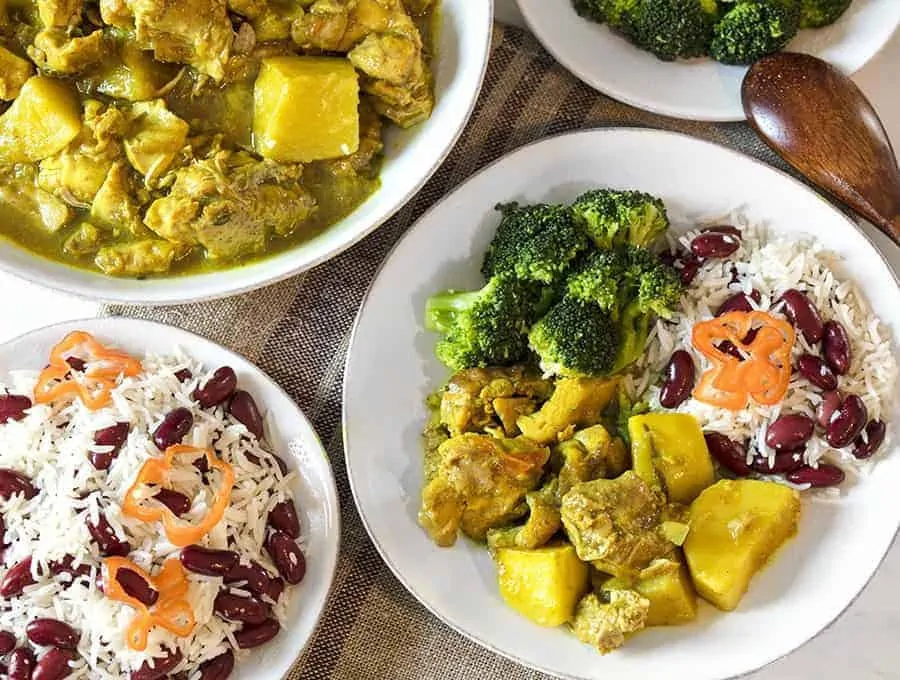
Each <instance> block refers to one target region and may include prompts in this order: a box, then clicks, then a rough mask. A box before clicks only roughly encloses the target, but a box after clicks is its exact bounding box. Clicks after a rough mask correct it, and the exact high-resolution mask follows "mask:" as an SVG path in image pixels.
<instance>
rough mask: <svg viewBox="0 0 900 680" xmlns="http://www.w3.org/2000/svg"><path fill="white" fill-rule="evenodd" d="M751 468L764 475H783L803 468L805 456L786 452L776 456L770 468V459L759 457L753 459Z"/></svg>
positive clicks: (794, 452) (799, 453)
mask: <svg viewBox="0 0 900 680" xmlns="http://www.w3.org/2000/svg"><path fill="white" fill-rule="evenodd" d="M750 467H751V468H752V469H753V470H755V471H756V472H759V473H762V474H764V475H783V474H785V473H787V472H793V471H794V470H796V469H798V468H800V467H803V455H802V453H801V452H800V451H784V452H782V453H776V454H775V460H774V461H773V463H772V466H771V467H769V459H768V458H763V457H762V456H758V457H756V458H754V459H753V462H752V463H751V464H750Z"/></svg>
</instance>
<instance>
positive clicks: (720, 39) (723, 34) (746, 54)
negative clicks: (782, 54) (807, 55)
mask: <svg viewBox="0 0 900 680" xmlns="http://www.w3.org/2000/svg"><path fill="white" fill-rule="evenodd" d="M799 28H800V7H799V5H798V4H797V0H738V2H737V4H735V5H734V7H733V8H732V9H730V10H728V11H727V12H726V14H725V16H724V17H722V20H721V21H720V22H719V23H718V24H716V27H715V31H714V35H713V40H712V44H711V45H710V54H711V55H712V57H713V58H714V59H716V60H717V61H720V62H722V63H723V64H752V63H753V62H754V61H756V60H757V59H760V58H762V57H764V56H766V55H767V54H772V53H773V52H777V51H778V50H780V49H781V48H783V47H784V46H785V45H787V44H788V43H789V42H790V41H791V38H793V37H794V36H795V35H797V31H798V30H799Z"/></svg>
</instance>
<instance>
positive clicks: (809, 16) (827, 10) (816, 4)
mask: <svg viewBox="0 0 900 680" xmlns="http://www.w3.org/2000/svg"><path fill="white" fill-rule="evenodd" d="M851 2H852V0H800V28H821V27H822V26H830V25H831V24H833V23H834V22H835V21H837V20H838V19H840V18H841V15H842V14H843V13H844V12H846V11H847V8H848V7H849V6H850V3H851Z"/></svg>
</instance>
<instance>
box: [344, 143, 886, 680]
mask: <svg viewBox="0 0 900 680" xmlns="http://www.w3.org/2000/svg"><path fill="white" fill-rule="evenodd" d="M604 185H608V186H614V187H619V188H639V189H641V190H644V191H647V192H650V193H652V194H655V195H658V196H660V197H662V198H663V199H664V200H665V201H666V204H667V206H668V207H669V209H670V211H671V212H673V213H674V214H676V215H687V216H692V217H696V218H704V217H706V218H716V217H721V216H722V215H725V214H727V213H728V212H729V211H731V210H733V209H738V208H741V209H743V211H744V213H745V214H746V216H747V217H748V218H749V219H750V220H752V221H754V222H765V223H767V224H768V225H769V227H770V229H771V230H773V231H775V232H777V233H781V234H797V235H799V234H802V233H806V234H813V235H815V236H816V237H817V238H818V239H819V240H820V241H821V242H822V244H823V245H824V246H825V247H827V248H829V249H830V250H833V251H835V252H837V253H840V254H841V255H842V256H843V258H844V260H843V269H844V270H845V271H846V272H847V273H848V274H849V276H850V277H851V278H852V279H853V280H854V281H855V282H856V283H857V284H859V285H860V287H861V289H862V290H863V291H864V292H865V293H866V295H867V296H868V298H869V301H870V303H871V305H872V307H873V308H874V311H875V313H876V314H878V315H879V316H880V317H881V319H882V321H883V322H884V323H885V325H886V327H887V328H888V329H890V332H891V333H892V334H893V337H894V338H898V337H900V288H898V285H897V281H896V280H895V278H894V275H893V273H892V271H891V270H890V268H889V267H888V265H887V263H886V262H885V261H884V259H883V257H882V256H881V254H880V253H879V252H878V251H877V249H876V248H875V247H874V246H873V245H872V243H871V242H870V241H869V240H868V239H867V238H866V237H865V236H864V235H863V233H862V232H861V231H860V230H859V229H858V228H857V227H856V225H854V224H853V223H852V222H850V221H849V220H848V219H847V218H846V217H845V216H844V215H842V214H841V213H840V212H838V211H837V210H835V209H834V207H832V206H831V205H830V204H829V203H828V202H826V201H825V200H824V199H822V198H821V197H820V196H819V195H818V194H815V193H814V192H812V191H811V190H809V189H808V188H807V187H805V186H804V185H802V184H801V183H799V182H797V181H796V180H793V179H791V178H790V177H788V176H787V175H785V174H783V173H781V172H779V171H777V170H775V169H773V168H771V167H770V166H767V165H765V164H763V163H760V162H758V161H755V160H753V159H752V158H749V157H747V156H744V155H741V154H739V153H737V152H735V151H731V150H729V149H726V148H724V147H720V146H718V145H715V144H711V143H708V142H703V141H699V140H696V139H692V138H690V137H686V136H683V135H677V134H672V133H666V132H659V131H652V130H631V129H618V130H617V129H609V130H597V131H591V132H582V133H577V134H572V135H567V136H563V137H557V138H553V139H549V140H545V141H543V142H539V143H537V144H534V145H532V146H528V147H525V148H523V149H521V150H519V151H517V152H515V153H513V154H512V155H510V156H507V157H506V158H504V159H502V160H500V161H499V162H498V163H496V164H495V165H493V166H491V167H490V168H488V169H487V170H486V171H484V172H482V173H481V174H479V175H477V176H476V177H474V178H473V179H471V180H470V181H468V182H467V183H465V184H463V185H462V186H461V187H460V188H459V189H457V190H456V191H455V192H454V193H453V194H451V195H450V196H448V197H447V198H446V199H445V200H444V201H443V202H441V203H440V204H438V205H437V206H436V207H435V208H433V209H432V210H431V211H430V212H429V213H428V214H426V215H425V216H424V217H423V218H422V220H420V221H419V223H418V224H416V225H415V226H414V227H413V228H412V229H410V230H409V232H407V235H406V236H405V238H404V239H403V240H402V241H401V242H400V243H399V244H398V245H397V247H396V248H395V250H394V251H393V253H392V254H391V255H390V257H389V258H388V259H387V260H386V262H385V264H384V266H383V268H382V269H381V271H380V272H379V274H378V276H377V277H376V279H375V281H374V282H373V284H372V287H371V289H370V290H369V292H368V294H367V296H366V298H365V300H364V302H363V306H362V309H361V311H360V313H359V316H358V319H357V322H356V326H355V329H354V333H353V337H352V341H351V345H350V350H349V354H348V359H347V366H346V372H345V383H344V446H345V455H346V461H347V474H348V477H349V480H350V483H351V485H352V489H353V493H354V497H355V499H356V503H357V507H358V508H359V513H360V516H361V518H362V520H363V522H364V523H365V526H366V528H367V530H368V531H369V534H370V535H371V537H372V540H373V542H374V543H375V546H376V547H377V548H378V550H379V552H380V554H381V556H382V557H383V558H384V560H385V562H387V564H388V566H389V567H390V568H391V569H392V570H393V572H394V574H395V575H396V576H397V578H398V579H399V580H400V581H401V582H402V583H403V584H404V585H405V586H406V588H407V589H409V591H410V592H411V593H412V594H413V595H414V596H415V597H417V598H418V599H419V600H420V601H421V602H422V603H423V604H424V605H425V606H426V607H428V608H429V609H430V610H431V611H432V612H434V613H435V614H436V615H437V616H438V617H440V618H441V619H442V620H443V621H445V622H446V623H447V624H448V625H450V626H452V627H453V628H455V629H456V630H458V631H460V632H461V633H463V634H464V635H466V636H468V637H470V638H471V639H472V640H474V641H476V642H478V643H479V644H481V645H483V646H485V647H486V648H488V649H491V650H494V651H496V652H497V653H500V654H503V655H504V656H507V657H509V658H511V659H513V660H515V661H518V662H520V663H522V664H525V665H527V666H531V667H532V668H535V669H539V670H541V671H544V672H547V673H552V674H555V675H558V676H560V677H565V678H577V679H587V680H619V679H623V680H625V679H628V680H631V679H634V678H663V677H666V678H690V679H691V680H713V679H715V680H718V679H720V678H729V677H733V676H736V675H740V674H742V673H747V672H749V671H751V670H753V669H756V668H759V667H761V666H763V665H765V664H767V663H769V662H771V661H773V660H774V659H777V658H778V657H780V656H783V655H785V654H787V653H789V652H790V651H792V650H794V649H796V648H797V647H799V646H800V645H802V644H803V643H804V642H806V641H807V640H809V639H810V638H812V637H813V636H814V635H816V634H817V633H819V631H821V630H822V629H823V628H825V627H826V626H827V625H828V624H829V623H830V622H832V621H833V620H834V619H835V618H836V617H838V616H839V615H840V614H841V612H842V611H843V610H844V609H845V608H846V607H847V606H848V605H849V604H850V603H851V602H852V601H853V599H854V598H855V597H856V595H857V594H858V593H859V592H860V590H861V589H862V588H863V587H864V586H865V584H866V583H867V582H868V580H869V579H870V578H871V576H872V574H873V573H874V572H875V569H876V568H877V567H878V565H879V564H880V562H881V560H882V558H883V557H884V555H885V553H886V551H887V550H888V548H889V547H890V545H891V541H892V539H893V538H894V535H895V534H896V532H897V528H898V526H900V503H898V501H897V486H898V484H900V450H898V447H897V446H896V445H894V446H892V447H891V450H885V451H883V452H882V454H880V455H881V456H882V457H881V460H880V462H879V463H878V465H877V466H876V467H875V469H874V471H873V473H872V474H871V476H868V477H864V478H861V479H859V480H857V481H855V483H854V484H852V485H849V488H848V489H847V493H846V496H845V497H844V498H843V499H842V500H841V502H840V503H827V502H814V501H813V500H812V499H809V498H806V499H805V500H804V507H803V517H802V521H801V524H800V529H799V532H798V535H797V537H796V538H794V539H793V540H791V541H790V542H789V543H788V545H787V546H786V547H785V548H784V549H783V550H782V551H781V552H779V554H778V555H777V556H776V558H775V559H774V560H773V562H772V564H771V565H769V566H768V567H767V568H766V569H765V570H764V571H763V572H762V573H761V574H760V575H758V576H757V577H756V578H755V579H754V580H753V582H752V584H751V587H750V591H749V593H748V595H747V596H746V597H745V598H744V600H743V601H742V602H741V604H740V606H739V607H738V609H737V611H735V612H732V613H730V614H723V613H721V612H718V611H716V610H714V609H713V608H712V607H711V606H709V605H705V606H702V607H701V609H700V615H699V617H698V618H697V620H696V621H695V622H693V623H692V624H690V625H686V626H679V627H672V628H655V629H651V630H648V631H646V632H644V633H641V634H640V635H637V636H635V637H634V638H633V639H631V640H629V641H628V644H627V645H626V646H625V647H624V648H623V649H622V650H619V651H617V652H616V653H614V654H610V655H608V656H606V657H601V656H599V655H598V654H597V652H596V651H594V650H593V649H592V648H590V647H588V646H586V645H583V644H581V643H580V642H578V640H576V639H575V637H574V636H572V635H571V634H570V633H568V632H567V631H566V630H564V629H563V628H557V629H547V628H541V627H539V626H536V625H534V624H532V623H530V622H529V621H528V620H526V619H524V618H523V617H521V616H519V615H518V614H516V613H515V612H514V611H513V610H512V609H510V608H508V607H507V606H506V605H505V604H504V603H503V602H502V600H501V599H500V595H499V593H498V591H497V583H496V569H495V567H494V565H493V564H492V562H491V558H490V556H489V555H488V554H487V551H486V550H484V549H483V548H482V547H479V546H476V545H475V544H474V543H472V542H470V541H467V540H460V541H459V542H458V543H457V545H456V546H455V547H453V548H450V549H447V548H438V547H436V546H435V545H434V544H433V543H431V541H430V540H429V539H428V537H427V536H426V535H425V532H424V531H423V530H422V529H421V528H420V527H419V526H418V524H417V522H416V513H417V510H418V506H419V498H420V493H421V487H422V474H423V471H422V458H423V455H422V450H421V446H422V445H421V441H420V436H419V433H420V432H421V429H422V426H423V425H424V423H425V421H426V418H427V411H426V408H425V397H426V396H427V395H428V394H429V393H431V392H433V391H434V390H435V389H437V388H438V387H439V386H440V385H441V384H443V382H444V381H445V380H446V379H447V377H448V372H447V369H446V368H445V367H443V366H442V365H440V364H439V363H438V361H437V360H436V359H435V357H434V343H435V336H434V334H432V333H427V332H425V330H424V328H423V327H422V319H423V312H424V306H425V301H426V299H427V298H428V297H429V296H430V295H432V294H434V293H436V292H438V291H441V290H445V289H448V288H462V289H465V288H469V289H472V288H474V287H476V286H478V285H480V282H481V281H482V279H481V277H480V275H479V272H478V270H479V266H480V264H481V259H482V256H483V253H484V251H485V248H486V247H487V244H488V243H489V242H490V239H491V238H492V236H493V233H494V230H495V228H496V224H497V216H496V213H495V212H494V210H493V208H494V205H495V204H496V203H498V202H506V201H513V200H517V201H522V202H529V201H566V200H572V199H573V198H575V196H576V195H577V194H579V193H580V192H581V191H583V190H585V189H586V188H589V187H595V186H604ZM385 386H388V391H387V392H385ZM373 394H377V395H383V398H377V399H373V398H372V395H373ZM890 423H891V424H890V426H889V427H891V428H892V429H893V431H895V432H896V429H897V428H898V427H900V419H898V414H897V413H896V412H893V413H892V414H891V420H890ZM896 441H897V440H896V438H894V442H896ZM810 677H812V676H810Z"/></svg>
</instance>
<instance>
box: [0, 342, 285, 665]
mask: <svg viewBox="0 0 900 680" xmlns="http://www.w3.org/2000/svg"><path fill="white" fill-rule="evenodd" d="M184 368H187V369H189V370H190V371H191V373H192V374H193V376H194V378H193V379H192V380H188V381H187V382H185V383H184V384H182V383H180V382H179V381H178V379H177V378H176V377H175V373H176V372H177V371H179V370H181V369H184ZM36 377H37V374H36V373H33V372H15V373H13V374H11V375H10V376H9V380H8V382H7V383H6V384H3V383H0V391H2V389H3V388H8V389H9V391H10V392H12V393H15V394H26V395H28V396H29V397H30V396H31V395H32V389H33V386H34V383H35V381H36ZM208 377H209V374H205V371H204V367H203V366H202V365H200V364H199V363H197V362H196V361H193V360H192V359H190V358H189V357H187V356H185V355H183V354H175V355H173V356H148V357H147V358H146V359H144V360H143V372H142V373H141V374H139V375H138V376H136V377H134V378H126V379H124V380H121V381H120V384H119V385H118V387H116V388H115V389H114V390H113V392H112V403H111V404H110V405H109V406H107V407H105V408H103V409H100V410H97V411H90V410H88V409H87V408H86V407H85V406H84V405H83V404H82V402H81V401H80V400H77V399H76V400H74V401H64V402H61V403H60V404H59V405H56V404H54V405H52V406H42V405H36V406H34V407H32V408H31V409H30V410H29V412H28V415H27V417H26V418H25V419H23V420H22V421H20V422H12V421H11V422H8V423H6V424H4V425H0V467H2V468H11V469H14V470H17V471H19V472H21V473H24V474H26V475H28V477H30V478H31V479H32V481H33V483H34V485H35V486H36V487H37V488H38V489H39V493H38V494H37V495H36V496H35V497H34V498H33V499H31V500H25V499H24V498H22V497H21V496H18V495H17V496H14V497H13V498H11V499H9V500H8V501H3V500H0V513H2V516H3V518H4V519H5V523H6V542H7V543H8V544H9V545H8V548H7V549H6V551H5V554H4V556H3V560H2V567H0V578H2V576H3V575H5V573H6V570H7V569H8V568H9V567H11V566H13V565H15V564H16V563H18V562H19V561H21V560H22V559H24V558H26V557H28V556H29V555H30V556H32V575H33V576H34V577H35V579H36V581H37V582H36V583H35V584H34V585H32V586H29V587H27V588H26V589H25V591H24V593H23V594H22V595H20V596H18V597H14V598H8V599H6V600H4V601H3V602H2V606H0V629H2V630H7V631H10V632H13V633H14V634H15V635H16V636H17V638H18V643H19V644H20V645H25V644H27V641H26V639H25V627H26V625H27V624H28V623H29V622H30V621H32V620H34V619H35V618H40V617H51V618H55V619H59V620H62V621H65V622H67V623H69V624H70V625H71V626H72V627H73V628H75V629H76V630H78V631H79V632H80V633H81V639H80V642H79V645H78V652H79V655H80V658H79V659H78V660H77V661H76V662H75V663H74V664H73V671H72V673H71V675H70V676H69V677H70V678H73V679H80V678H99V679H102V680H107V679H108V680H118V679H120V678H124V677H127V674H128V671H130V670H133V669H136V668H138V667H139V666H140V665H141V664H142V663H144V662H145V661H147V660H148V659H152V658H154V657H160V656H163V655H164V651H165V649H174V648H176V647H177V648H178V649H179V650H180V651H181V652H182V654H183V656H184V659H183V660H182V662H181V663H180V664H179V666H177V667H176V668H175V669H173V670H172V671H171V672H172V673H175V672H178V671H180V670H185V671H193V670H194V669H196V668H197V666H198V664H200V663H201V662H202V661H204V660H206V659H210V658H213V657H215V656H218V655H219V654H221V653H222V652H224V651H226V650H227V649H228V648H230V647H233V646H234V637H233V635H234V632H235V631H237V630H239V629H240V627H241V624H239V623H229V622H226V621H223V620H222V619H220V618H219V617H217V616H215V615H214V614H213V601H214V599H215V597H216V594H217V593H218V592H219V589H220V587H221V586H222V579H221V578H213V577H207V576H201V575H197V574H191V573H189V582H190V583H189V591H188V596H187V598H188V600H189V602H190V604H191V606H192V608H193V611H194V616H195V619H196V622H197V625H196V628H195V629H194V632H193V633H192V634H191V635H190V636H188V637H185V638H179V637H177V636H176V635H174V634H173V633H170V632H168V631H166V630H164V629H162V628H159V627H155V628H153V629H152V630H151V632H150V634H149V636H148V644H147V649H146V650H145V651H143V652H135V651H133V650H132V649H130V648H129V647H128V645H127V644H126V642H125V636H124V632H125V629H126V628H127V626H128V624H129V623H130V622H131V621H132V619H133V618H134V616H135V610H133V609H132V608H131V607H129V606H127V605H125V604H123V603H119V602H115V601H113V600H110V599H109V598H107V597H105V596H104V595H103V594H102V593H101V592H100V591H99V590H97V588H96V585H95V578H94V577H95V575H96V572H97V570H98V569H99V566H100V564H101V560H102V559H103V558H102V556H101V555H100V553H99V551H98V549H97V546H96V544H95V543H94V542H93V541H92V540H91V537H90V534H89V532H88V530H87V527H86V525H85V519H86V517H92V518H96V516H97V512H98V511H99V509H100V508H99V505H101V504H102V506H103V512H104V513H105V515H106V517H107V519H108V520H109V523H110V524H111V525H112V527H113V528H114V529H115V530H116V532H117V533H118V534H119V536H120V537H122V538H127V540H128V541H129V542H130V543H131V546H132V552H131V553H130V555H129V559H131V560H132V561H134V562H135V563H136V564H138V565H139V566H140V567H142V568H143V569H145V570H147V571H148V572H151V573H155V572H156V571H158V569H159V567H160V566H161V565H162V563H163V562H164V561H165V560H166V558H169V557H173V556H175V557H177V554H178V548H176V547H175V546H173V545H171V544H170V543H168V541H167V540H166V538H165V534H164V533H163V532H162V529H161V526H160V525H159V523H144V522H141V521H139V520H136V519H134V518H131V517H126V516H124V515H123V514H122V511H121V505H120V503H121V501H122V499H123V497H124V494H125V492H126V491H127V489H128V488H129V487H130V486H131V484H132V483H133V481H134V479H135V477H136V476H137V474H138V472H139V470H140V468H141V466H142V465H143V463H144V462H145V461H146V460H147V459H148V458H151V457H154V456H159V455H160V451H159V450H158V449H157V448H156V446H155V444H154V443H153V440H152V432H153V431H154V430H155V429H156V427H157V425H159V423H160V422H161V421H162V419H163V418H164V416H165V415H166V414H167V413H169V412H170V411H171V410H172V409H174V408H176V407H179V406H183V407H185V408H187V409H189V410H190V411H191V412H192V413H193V416H194V427H193V429H192V431H191V432H190V434H188V436H187V437H185V440H184V443H185V444H190V445H193V446H196V447H201V448H207V447H209V448H213V449H214V450H215V451H216V453H217V454H218V456H219V457H220V458H221V459H222V460H224V461H225V462H227V463H229V464H230V465H231V466H232V467H233V469H234V473H235V483H234V488H233V490H232V492H231V502H230V505H229V507H228V508H227V510H226V512H225V516H224V518H223V520H222V521H221V522H219V524H218V525H217V526H216V527H215V528H214V529H213V530H212V531H211V532H210V533H209V534H208V535H207V536H206V537H205V538H204V539H203V545H205V546H206V547H210V548H223V549H224V548H228V549H231V550H235V551H236V552H238V553H239V554H240V555H241V556H242V559H244V560H248V559H252V560H256V561H257V562H259V563H260V564H262V565H263V566H265V567H266V568H267V569H269V571H270V572H271V573H273V574H274V573H276V569H275V567H274V566H273V564H272V562H271V560H270V559H269V557H268V555H267V553H266V552H265V550H264V549H263V547H262V546H263V542H264V539H265V530H266V519H267V517H268V514H269V511H270V510H271V509H272V507H273V506H274V505H275V504H276V503H278V502H280V501H282V500H284V499H286V498H289V497H290V489H289V486H290V483H291V481H292V479H293V476H294V475H293V473H291V474H289V475H288V476H287V477H284V476H282V474H281V472H280V470H279V468H278V466H277V465H275V464H274V462H272V459H271V457H270V455H269V453H268V452H267V449H266V448H265V445H264V444H263V443H261V442H259V441H258V440H257V439H256V438H255V437H254V436H253V435H251V434H250V433H249V432H248V431H247V429H246V428H245V427H244V425H242V424H241V423H239V422H237V421H236V420H235V419H233V418H232V417H231V416H230V415H228V414H227V413H225V410H224V409H223V408H222V407H218V408H216V409H214V410H212V411H204V410H202V409H200V408H199V406H198V404H197V403H196V402H194V401H193V400H192V399H191V396H190V395H191V392H192V391H193V390H194V388H195V387H196V386H197V385H198V384H202V383H203V382H205V380H206V379H207V378H208ZM263 406H264V405H262V404H260V407H261V408H262V407H263ZM120 421H127V422H129V423H130V424H131V430H130V433H129V435H128V440H127V441H126V443H125V444H124V446H123V447H122V449H121V450H120V452H119V454H118V457H117V458H116V460H115V461H114V463H113V464H112V466H111V468H110V469H109V470H108V471H97V470H95V469H94V467H93V466H92V465H91V464H90V462H89V461H88V458H87V452H88V451H97V452H103V451H104V450H108V447H98V446H96V445H95V444H94V443H93V435H94V433H95V432H96V431H97V430H99V429H102V428H104V427H108V426H111V425H113V424H115V423H116V422H120ZM247 453H249V454H252V455H255V456H256V457H257V458H258V459H259V460H260V461H261V464H260V465H256V464H253V463H251V462H250V461H248V460H247V458H246V455H245V454H247ZM267 461H269V462H270V465H267ZM188 477H196V475H189V476H188ZM178 485H179V482H178V481H177V480H176V481H175V482H174V484H173V487H174V488H176V489H178ZM95 490H96V491H98V492H99V493H95V494H92V495H91V496H90V497H88V498H87V499H85V500H79V499H78V497H79V495H80V494H81V493H82V492H85V491H95ZM182 490H183V491H187V490H188V489H187V487H182ZM188 495H189V497H191V498H193V499H194V504H193V507H192V509H191V511H190V513H189V514H188V515H186V516H185V518H186V519H189V520H197V519H198V518H199V517H201V516H202V515H203V514H205V512H206V509H207V507H208V503H209V502H211V500H212V498H211V494H209V493H208V492H206V491H201V492H199V493H198V492H197V491H196V490H192V491H191V492H190V493H189V494H188ZM301 548H302V541H301ZM65 555H72V556H73V557H74V558H75V564H76V565H79V564H88V565H90V566H91V575H90V577H77V578H76V579H75V582H74V583H72V584H71V585H69V584H67V583H64V582H63V581H65V580H67V577H51V576H49V575H47V576H44V574H48V571H47V565H48V563H50V562H53V561H56V560H59V559H62V558H63V557H64V556H65ZM235 585H236V586H240V585H241V584H235ZM291 590H292V589H291V588H290V587H288V588H287V589H286V590H285V593H284V595H283V596H282V597H281V598H280V600H279V602H278V604H277V606H275V607H274V608H273V612H274V615H275V617H276V618H278V619H279V621H281V622H283V621H284V617H285V612H286V609H287V606H288V603H289V600H290V595H291ZM236 592H240V591H239V590H238V591H236ZM235 652H236V654H237V655H238V658H240V654H241V653H240V652H238V651H237V650H235Z"/></svg>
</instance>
